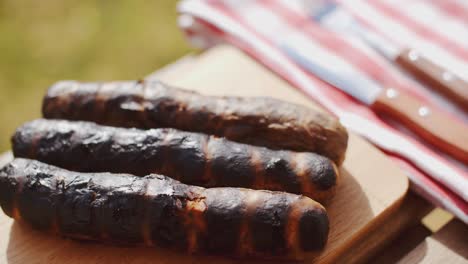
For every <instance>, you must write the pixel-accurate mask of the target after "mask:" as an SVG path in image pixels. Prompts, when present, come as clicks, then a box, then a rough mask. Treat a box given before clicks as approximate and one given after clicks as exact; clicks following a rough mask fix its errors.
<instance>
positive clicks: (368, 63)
mask: <svg viewBox="0 0 468 264" xmlns="http://www.w3.org/2000/svg"><path fill="white" fill-rule="evenodd" d="M258 2H259V3H261V4H262V5H263V6H264V7H265V8H268V9H270V10H272V11H273V12H275V13H276V14H277V15H278V16H279V17H282V18H283V21H284V23H286V24H289V25H290V26H291V27H296V29H298V30H299V31H302V32H303V33H306V34H305V35H306V36H308V37H309V39H311V41H313V42H316V43H319V44H320V45H321V46H322V47H323V48H324V49H327V50H329V51H331V52H332V53H335V54H339V56H340V57H343V58H345V59H346V61H348V62H350V63H351V64H353V65H354V66H356V67H357V68H359V69H361V70H363V71H364V72H365V73H367V74H368V75H369V76H371V77H372V78H373V79H375V80H377V81H379V82H381V83H383V84H386V85H393V84H394V83H393V82H392V81H391V80H390V79H389V78H388V75H387V74H385V72H386V71H385V69H384V68H383V67H382V66H381V65H380V64H378V63H376V62H375V61H373V60H371V59H369V57H368V56H367V54H365V53H364V52H362V51H361V50H360V49H358V48H355V47H354V46H353V45H352V44H351V43H349V42H348V41H347V40H346V39H343V38H341V37H339V36H337V35H336V33H335V32H332V31H329V30H327V29H325V28H322V27H321V26H320V25H319V24H317V23H316V22H314V21H312V20H311V19H309V18H308V17H306V16H303V15H302V14H300V13H298V12H295V11H293V10H291V9H289V8H288V7H286V6H284V5H283V4H282V3H280V2H278V1H275V0H260V1H258Z"/></svg>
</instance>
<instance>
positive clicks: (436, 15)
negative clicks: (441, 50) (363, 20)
mask: <svg viewBox="0 0 468 264" xmlns="http://www.w3.org/2000/svg"><path fill="white" fill-rule="evenodd" d="M380 1H382V2H385V3H386V4H387V5H389V6H392V7H393V8H395V9H397V10H398V11H399V12H400V13H402V14H404V15H405V16H407V17H409V18H411V19H412V20H414V21H415V22H417V23H420V24H422V25H424V26H426V27H427V28H430V29H431V30H432V31H434V32H435V33H437V34H439V35H441V36H443V37H445V38H447V39H449V40H451V41H452V42H454V43H457V44H458V45H460V46H462V47H468V28H467V27H466V26H465V25H464V24H462V23H460V22H459V21H458V20H457V19H454V18H452V17H449V16H446V15H445V14H443V13H441V12H440V10H439V9H438V8H434V6H432V5H430V4H428V3H426V2H417V1H408V2H407V3H406V4H405V5H402V4H401V3H397V2H396V1H394V0H380Z"/></svg>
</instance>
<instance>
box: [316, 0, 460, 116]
mask: <svg viewBox="0 0 468 264" xmlns="http://www.w3.org/2000/svg"><path fill="white" fill-rule="evenodd" d="M309 8H310V12H311V18H312V19H313V20H314V21H316V22H318V23H319V24H320V25H323V26H324V27H326V28H328V29H331V30H334V31H338V32H340V33H344V32H346V33H351V34H353V35H355V36H357V37H358V38H360V39H361V40H362V41H364V42H365V43H366V44H367V45H368V46H370V47H371V48H372V49H374V50H375V51H377V52H378V53H380V54H381V55H382V56H383V57H385V58H386V59H388V60H389V61H391V62H394V63H395V64H397V65H399V66H400V67H401V68H403V69H404V70H405V71H406V72H408V73H409V74H411V75H412V76H414V77H415V78H416V79H418V80H420V81H421V82H423V83H425V84H427V85H428V86H429V87H431V88H432V89H433V90H435V91H436V92H438V93H439V94H441V95H443V96H445V97H446V98H448V99H449V100H451V101H452V102H454V103H456V104H457V105H458V106H459V107H460V109H462V110H463V111H465V112H466V113H468V82H467V81H465V80H464V79H462V78H460V77H458V76H457V75H456V74H455V73H453V72H451V71H449V70H447V69H445V68H443V67H442V66H439V65H438V64H437V63H435V62H434V61H432V60H431V59H429V58H428V57H426V56H424V54H422V53H421V52H419V51H418V50H416V49H413V48H402V47H398V46H396V45H395V44H393V43H391V42H390V41H388V40H387V39H384V38H383V37H381V36H379V35H378V34H376V33H374V32H372V31H370V30H368V29H367V28H366V27H364V26H362V25H361V24H360V23H359V22H358V21H357V20H356V19H354V18H353V16H352V15H351V14H349V13H348V12H347V11H346V10H344V9H343V8H341V7H339V6H337V5H336V4H334V3H332V2H330V1H325V2H321V1H314V2H313V4H312V5H311V6H310V7H309Z"/></svg>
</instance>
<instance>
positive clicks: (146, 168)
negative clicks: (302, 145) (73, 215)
mask: <svg viewBox="0 0 468 264" xmlns="http://www.w3.org/2000/svg"><path fill="white" fill-rule="evenodd" d="M12 141H13V142H12V143H13V144H12V145H13V153H14V155H15V156H16V157H23V158H31V159H37V160H40V161H43V162H45V163H48V164H52V165H56V166H59V167H62V168H66V169H69V170H74V171H81V172H114V173H130V174H134V175H139V176H144V175H147V174H150V173H159V174H163V175H167V176H169V177H172V178H175V179H177V180H179V181H181V182H183V183H187V184H193V185H199V186H203V187H246V188H253V189H267V190H274V191H287V192H291V193H297V194H304V195H306V196H309V197H311V198H312V199H314V200H318V201H325V200H327V199H328V198H330V197H331V196H332V195H333V194H334V190H335V187H336V183H337V176H338V172H337V169H336V166H335V165H334V164H333V162H332V161H331V160H329V159H328V158H326V157H323V156H320V155H318V154H314V153H309V152H292V151H279V150H271V149H268V148H264V147H257V146H252V145H246V144H241V143H237V142H233V141H229V140H226V139H224V138H217V137H214V136H209V135H206V134H200V133H193V132H184V131H180V130H175V129H167V128H163V129H150V130H139V129H128V128H116V127H109V126H101V125H97V124H95V123H91V122H80V121H75V122H73V121H65V120H47V119H39V120H35V121H32V122H29V123H26V124H24V125H23V126H21V127H20V128H18V129H17V131H16V133H15V134H14V136H13V139H12Z"/></svg>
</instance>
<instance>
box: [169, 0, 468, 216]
mask: <svg viewBox="0 0 468 264" xmlns="http://www.w3.org/2000/svg"><path fill="white" fill-rule="evenodd" d="M314 1H319V0H313V1H310V0H183V1H181V2H180V4H179V6H178V9H179V12H180V13H181V15H180V19H179V25H180V27H181V28H182V29H183V30H184V31H185V33H186V35H187V36H188V38H189V39H190V40H191V42H192V43H193V44H194V45H196V46H198V47H202V48H208V47H210V46H213V45H215V44H218V43H230V44H233V45H235V46H237V47H239V48H240V49H242V50H244V51H245V52H246V53H248V54H249V55H251V56H252V57H253V58H254V59H256V60H257V61H259V62H261V63H263V64H264V65H266V66H267V67H268V68H270V69H271V70H272V71H273V72H275V73H277V74H278V75H279V76H281V77H282V78H284V79H286V80H287V81H289V82H290V83H291V84H293V85H294V86H295V87H297V88H299V89H301V90H302V91H303V92H304V93H305V94H306V95H308V96H310V98H312V99H313V100H315V101H316V102H318V103H320V104H321V105H322V106H324V107H325V108H326V109H328V110H329V111H330V112H332V113H333V114H335V115H336V116H338V117H339V118H340V121H341V122H342V123H343V124H344V125H345V126H346V127H348V128H349V129H350V130H352V131H354V132H356V133H358V134H360V135H362V136H364V137H366V138H367V139H368V140H370V141H371V142H373V143H374V144H376V145H377V146H379V147H380V148H381V149H382V150H383V151H384V152H385V153H386V154H387V155H388V156H389V157H390V158H391V159H393V160H394V161H395V162H396V163H397V164H398V165H399V166H400V167H401V168H403V170H404V171H405V172H406V173H407V175H408V177H409V178H410V180H411V182H412V188H413V190H414V191H416V192H417V193H419V194H420V195H421V196H423V197H425V198H426V199H428V200H429V201H431V202H432V203H434V204H435V205H437V206H440V207H442V208H445V209H447V210H448V211H450V212H452V213H453V214H454V215H456V216H457V217H458V218H460V219H461V220H463V221H464V222H465V223H468V169H467V167H466V165H465V164H460V163H458V162H456V161H454V160H452V159H450V158H448V157H447V156H444V155H443V154H441V153H440V152H439V151H437V150H436V149H434V148H432V147H430V146H427V145H426V144H424V143H422V142H420V141H419V140H418V139H416V138H414V137H412V136H411V134H410V133H409V132H408V131H406V130H405V129H403V128H402V127H401V126H399V125H398V124H395V123H394V122H389V121H387V120H383V119H382V118H380V117H378V116H377V115H376V114H375V113H374V112H373V111H372V110H370V109H369V108H368V107H366V106H365V105H363V104H361V103H359V102H357V101H356V100H354V99H353V98H351V97H349V96H348V95H346V94H344V93H343V92H341V91H339V90H338V89H336V88H335V87H333V86H331V85H329V84H328V83H326V82H324V81H322V80H321V79H320V78H318V77H317V76H314V75H313V74H311V73H310V72H307V71H306V70H305V69H303V68H302V67H300V66H299V65H298V64H296V63H295V62H294V60H292V58H291V57H288V55H287V54H286V53H285V52H284V50H283V49H282V48H281V45H282V44H283V43H284V41H285V39H295V40H296V44H297V45H294V47H297V49H298V50H297V52H298V54H301V52H304V50H301V47H311V48H310V50H314V52H315V53H314V54H313V55H316V56H320V55H321V54H322V53H323V54H332V55H333V57H334V58H336V60H335V61H333V63H334V64H333V66H334V67H344V68H343V69H342V70H343V71H345V70H346V72H347V74H348V75H347V76H353V75H362V76H365V77H368V78H371V79H373V80H375V81H376V82H378V83H380V84H381V85H382V86H385V87H393V88H395V89H400V90H405V91H406V92H408V93H410V94H412V95H413V96H415V97H417V98H418V99H419V100H421V101H422V102H424V103H425V104H427V105H429V106H431V107H433V108H438V109H440V110H441V111H449V112H450V113H451V114H452V115H453V119H454V122H467V120H468V119H467V118H466V115H465V116H464V114H462V113H460V112H457V110H456V108H455V107H452V106H451V105H450V103H448V102H447V101H445V100H444V99H441V98H439V97H438V96H436V95H434V94H432V93H431V92H429V90H428V89H425V88H424V87H423V86H422V85H421V84H419V83H417V82H416V81H414V80H413V79H411V78H410V77H408V76H407V75H405V74H404V73H402V72H401V71H399V70H398V68H397V67H395V66H394V65H393V64H391V63H390V62H388V61H386V60H385V59H384V58H383V57H381V56H380V55H378V54H377V53H376V52H375V51H373V50H371V49H370V48H369V47H367V46H366V45H365V44H364V43H363V42H362V41H360V40H359V39H357V38H356V37H353V36H352V35H349V34H338V33H336V32H332V31H330V30H327V29H325V28H324V27H322V26H320V25H319V24H318V23H317V22H315V21H313V20H312V19H311V18H310V14H309V13H308V12H309V10H308V5H310V4H311V2H314ZM337 3H338V5H339V6H340V7H341V8H344V9H345V10H347V12H349V13H351V14H352V15H353V16H354V18H355V19H356V20H358V21H359V22H360V24H362V25H364V26H366V27H367V28H368V29H370V30H373V31H374V32H376V33H378V34H380V35H381V36H384V37H385V38H387V39H388V40H389V41H392V42H393V43H394V44H397V45H400V46H407V47H415V48H418V49H419V50H421V51H422V52H424V53H425V54H426V55H427V56H430V57H433V58H437V61H439V62H440V63H441V64H442V65H443V66H445V67H447V68H449V69H450V70H452V71H454V72H456V73H458V74H459V75H461V76H466V73H468V2H464V1H463V0H444V1H442V0H440V1H430V0H412V1H407V0H368V1H364V0H352V1H350V0H349V1H346V0H341V1H337ZM312 47H313V49H312ZM350 69H351V70H350ZM339 70H340V69H338V72H339ZM350 71H351V72H350ZM350 73H351V74H350ZM467 133H468V131H467ZM376 177H378V174H377V175H376Z"/></svg>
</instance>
